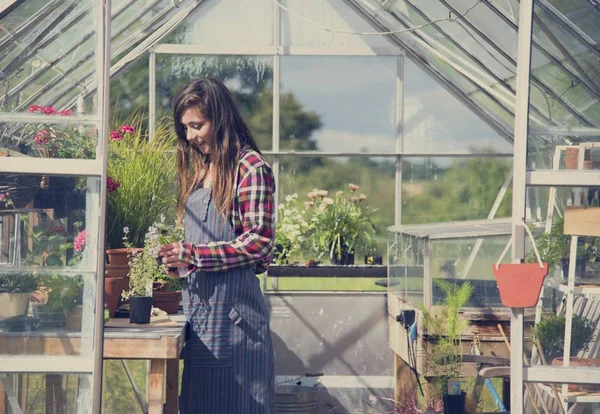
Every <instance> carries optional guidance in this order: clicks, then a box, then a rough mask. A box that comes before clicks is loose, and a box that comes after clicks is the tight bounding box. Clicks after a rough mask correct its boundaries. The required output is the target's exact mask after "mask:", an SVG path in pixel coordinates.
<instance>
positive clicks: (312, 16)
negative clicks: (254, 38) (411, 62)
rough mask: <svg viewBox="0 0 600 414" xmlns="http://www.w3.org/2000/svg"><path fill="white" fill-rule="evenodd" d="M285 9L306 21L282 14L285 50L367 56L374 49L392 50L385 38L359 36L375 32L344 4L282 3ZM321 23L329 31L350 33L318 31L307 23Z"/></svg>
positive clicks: (312, 0)
mask: <svg viewBox="0 0 600 414" xmlns="http://www.w3.org/2000/svg"><path fill="white" fill-rule="evenodd" d="M280 2H281V4H282V5H283V6H285V7H286V8H289V9H290V10H291V11H292V13H295V14H298V15H300V16H302V18H303V19H300V18H298V17H297V16H294V15H292V14H290V13H289V12H288V11H286V10H283V9H282V10H281V38H282V44H283V45H285V46H304V47H329V48H335V47H338V48H339V47H347V48H353V49H356V50H364V51H365V52H366V51H368V50H370V49H371V48H374V47H390V46H391V44H390V42H389V41H388V40H386V39H385V37H383V36H357V35H356V34H357V33H364V32H366V33H372V32H376V31H377V30H375V29H374V28H373V26H371V25H370V24H369V23H367V21H365V19H364V18H362V17H361V16H359V15H358V14H356V13H355V12H354V11H353V10H351V9H350V7H348V5H347V4H346V2H344V1H343V0H330V1H321V0H302V1H293V0H281V1H280ZM304 19H307V20H310V21H312V22H318V23H319V24H322V25H323V26H325V27H327V28H328V29H332V30H338V31H348V32H352V33H355V34H348V33H332V32H329V31H325V30H321V29H318V28H316V27H315V26H314V25H313V24H310V23H308V22H307V21H306V20H304Z"/></svg>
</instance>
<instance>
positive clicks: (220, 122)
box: [173, 78, 260, 222]
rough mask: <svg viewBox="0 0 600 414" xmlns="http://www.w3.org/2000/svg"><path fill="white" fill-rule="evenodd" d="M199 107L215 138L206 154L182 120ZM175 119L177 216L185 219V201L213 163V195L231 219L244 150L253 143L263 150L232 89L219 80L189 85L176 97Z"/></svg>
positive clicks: (202, 180)
mask: <svg viewBox="0 0 600 414" xmlns="http://www.w3.org/2000/svg"><path fill="white" fill-rule="evenodd" d="M190 108H198V109H199V110H200V112H201V113H202V115H204V117H205V118H206V119H207V120H209V121H211V122H212V133H213V136H214V139H213V140H212V142H211V144H210V145H211V147H210V152H209V155H208V156H205V155H203V154H202V153H201V152H200V150H199V149H198V147H197V146H196V145H193V144H191V143H189V142H188V140H187V136H186V131H185V128H184V126H183V124H182V123H181V118H182V117H183V114H184V112H185V111H187V110H188V109H190ZM173 118H174V122H175V132H176V133H177V137H178V140H177V149H178V151H177V180H178V181H179V195H178V197H177V219H178V221H179V222H181V220H182V219H183V215H184V211H185V203H186V201H187V199H188V197H189V195H190V194H191V193H192V191H194V189H195V188H197V187H198V185H201V184H202V183H203V182H204V180H205V179H206V173H207V171H208V167H209V165H210V164H212V170H213V171H212V172H213V177H212V178H213V183H212V187H213V197H214V200H215V205H216V206H217V209H218V210H219V213H220V214H221V215H222V216H223V217H224V218H228V217H229V216H230V214H231V208H232V201H233V197H234V196H235V191H236V189H235V188H234V186H235V181H236V177H235V174H236V171H237V166H238V163H239V158H240V151H241V150H242V148H243V147H244V146H246V145H247V146H249V147H250V148H252V149H253V150H255V151H257V152H259V153H260V151H259V149H258V146H257V145H256V141H255V140H254V137H253V136H252V133H251V132H250V129H249V128H248V126H247V125H246V123H245V122H244V120H243V119H242V116H241V114H240V111H239V110H238V108H237V105H236V104H235V101H234V99H233V96H232V95H231V92H230V91H229V89H227V87H226V86H225V85H223V83H221V82H220V81H219V80H217V79H213V78H206V79H199V80H194V81H192V82H190V83H189V84H187V85H186V86H185V87H184V88H183V89H182V90H181V91H180V92H179V93H178V94H177V96H176V97H175V100H174V103H173Z"/></svg>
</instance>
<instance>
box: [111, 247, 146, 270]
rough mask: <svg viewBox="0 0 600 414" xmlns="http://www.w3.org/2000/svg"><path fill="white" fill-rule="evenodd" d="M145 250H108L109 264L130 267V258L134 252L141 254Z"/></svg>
mask: <svg viewBox="0 0 600 414" xmlns="http://www.w3.org/2000/svg"><path fill="white" fill-rule="evenodd" d="M142 250H144V249H139V248H135V249H125V248H123V249H108V250H107V251H106V254H107V256H108V264H111V265H119V266H129V256H130V255H131V254H133V253H134V252H141V251H142Z"/></svg>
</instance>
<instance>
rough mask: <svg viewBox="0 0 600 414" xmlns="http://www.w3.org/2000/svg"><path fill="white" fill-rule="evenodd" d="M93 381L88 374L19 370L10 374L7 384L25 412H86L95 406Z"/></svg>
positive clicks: (81, 413)
mask: <svg viewBox="0 0 600 414" xmlns="http://www.w3.org/2000/svg"><path fill="white" fill-rule="evenodd" d="M91 381H92V376H91V375H85V374H83V375H75V374H69V375H59V374H26V373H18V374H8V376H7V378H6V382H5V384H10V390H9V391H8V392H9V393H10V394H9V395H8V396H9V397H15V400H16V401H17V402H18V403H19V405H20V407H19V408H20V409H21V410H22V412H24V413H25V412H27V413H53V412H59V413H69V414H71V413H73V414H74V413H78V414H85V413H89V412H91V407H92V392H91V389H90V384H91ZM3 382H4V380H3ZM8 406H9V407H10V405H8ZM9 410H10V408H9ZM9 412H15V411H9Z"/></svg>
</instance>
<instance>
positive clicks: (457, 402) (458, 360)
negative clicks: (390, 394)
mask: <svg viewBox="0 0 600 414" xmlns="http://www.w3.org/2000/svg"><path fill="white" fill-rule="evenodd" d="M434 282H435V284H436V285H437V286H438V287H439V288H440V289H441V290H442V292H443V293H444V302H443V304H442V305H441V306H438V307H436V309H435V311H432V310H429V309H425V308H422V309H421V311H422V312H423V322H424V327H425V330H426V332H427V338H428V340H429V343H430V346H429V347H428V348H427V349H426V350H425V353H426V355H425V358H424V360H425V364H426V366H425V370H426V372H428V373H431V375H433V377H432V381H431V385H432V393H431V395H430V398H431V401H428V402H427V405H428V406H433V405H435V402H436V401H435V400H436V399H441V400H442V401H443V405H444V413H452V414H461V413H465V412H466V407H467V403H468V402H467V401H466V392H464V391H462V390H461V391H460V392H455V393H449V383H450V384H451V385H456V384H457V382H458V383H460V382H459V381H458V379H459V378H460V377H461V369H462V354H463V351H462V343H461V337H462V332H463V330H464V329H465V328H466V327H467V322H466V321H464V320H461V319H460V318H459V315H460V309H461V308H462V307H463V306H465V305H466V304H467V302H468V301H469V299H470V298H471V295H472V294H473V286H472V285H471V284H470V283H469V282H465V283H463V284H461V285H458V284H455V283H451V282H448V281H446V280H444V279H435V281H434ZM451 388H455V387H451Z"/></svg>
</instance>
